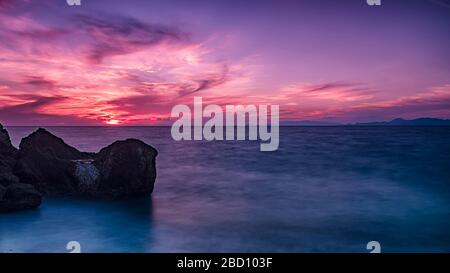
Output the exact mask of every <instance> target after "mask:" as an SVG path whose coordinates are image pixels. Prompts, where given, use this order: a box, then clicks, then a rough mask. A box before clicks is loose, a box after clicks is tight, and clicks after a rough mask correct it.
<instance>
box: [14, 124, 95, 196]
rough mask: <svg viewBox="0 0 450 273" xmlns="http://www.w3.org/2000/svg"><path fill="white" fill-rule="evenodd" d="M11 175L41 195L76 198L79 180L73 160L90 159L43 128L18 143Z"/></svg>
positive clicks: (89, 155)
mask: <svg viewBox="0 0 450 273" xmlns="http://www.w3.org/2000/svg"><path fill="white" fill-rule="evenodd" d="M19 147H20V150H19V153H18V161H17V164H16V167H15V169H14V172H15V173H16V174H17V176H18V177H19V179H20V181H27V183H30V184H32V185H34V186H35V187H36V188H37V189H38V190H39V191H40V192H41V193H43V194H45V195H77V194H79V188H78V184H79V179H78V177H77V176H76V174H75V170H76V162H75V161H76V160H83V159H90V158H92V156H93V155H92V154H88V153H82V152H79V151H78V150H77V149H75V148H73V147H71V146H69V145H67V144H66V143H64V141H63V140H62V139H60V138H58V137H56V136H54V135H52V134H51V133H49V132H48V131H46V130H44V129H39V130H37V131H36V132H34V133H32V134H31V135H29V136H28V137H26V138H24V139H22V141H21V142H20V146H19Z"/></svg>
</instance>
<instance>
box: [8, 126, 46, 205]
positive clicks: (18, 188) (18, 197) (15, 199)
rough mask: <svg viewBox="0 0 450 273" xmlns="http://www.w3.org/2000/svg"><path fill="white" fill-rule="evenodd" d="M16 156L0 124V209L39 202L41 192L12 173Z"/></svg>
mask: <svg viewBox="0 0 450 273" xmlns="http://www.w3.org/2000/svg"><path fill="white" fill-rule="evenodd" d="M17 156H18V151H17V149H16V148H14V146H13V145H12V144H11V140H10V138H9V135H8V132H7V131H6V130H5V129H4V128H3V126H2V125H0V211H14V210H21V209H30V208H35V207H38V206H39V205H40V204H41V200H42V197H41V194H40V193H39V192H38V191H37V190H36V189H35V188H34V187H33V186H32V185H27V184H24V183H19V181H20V180H19V178H18V177H17V176H16V175H15V174H14V172H13V169H14V166H15V165H16V164H17Z"/></svg>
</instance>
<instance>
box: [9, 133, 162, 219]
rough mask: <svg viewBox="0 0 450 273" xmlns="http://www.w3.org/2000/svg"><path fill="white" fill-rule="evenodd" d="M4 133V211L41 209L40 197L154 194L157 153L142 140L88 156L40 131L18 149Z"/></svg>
mask: <svg viewBox="0 0 450 273" xmlns="http://www.w3.org/2000/svg"><path fill="white" fill-rule="evenodd" d="M2 132H3V133H4V134H5V133H6V135H3V136H1V135H0V141H1V142H0V145H1V146H0V148H2V150H1V151H3V148H5V149H4V150H5V151H8V152H5V153H3V152H0V168H2V169H0V170H2V174H1V176H0V178H1V177H3V176H4V178H1V179H4V180H5V181H6V182H2V183H1V184H0V185H1V188H0V200H3V201H0V210H2V207H3V208H4V209H3V210H13V209H12V208H14V207H15V208H17V209H24V208H29V207H33V206H32V205H34V206H38V205H39V204H40V198H39V196H40V195H41V194H42V195H44V196H45V195H59V196H61V195H63V196H65V195H70V196H89V197H105V198H125V197H131V196H138V195H146V194H151V193H152V192H153V185H154V183H155V179H156V167H155V158H156V156H157V154H158V152H157V151H156V150H155V149H154V148H153V147H151V146H149V145H147V144H145V143H144V142H142V141H140V140H137V139H127V140H124V141H116V142H114V143H113V144H111V145H110V146H108V147H106V148H103V149H102V150H101V151H100V152H99V153H84V152H80V151H78V150H77V149H76V148H74V147H71V146H69V145H68V144H66V143H65V142H64V141H63V140H62V139H61V138H58V137H56V136H54V135H53V134H51V133H50V132H48V131H47V130H45V129H39V130H37V131H36V132H34V133H32V134H31V135H29V136H28V137H26V138H24V139H22V141H21V143H20V146H19V150H16V149H15V148H14V147H13V146H12V145H11V142H10V141H9V136H8V135H7V132H6V130H3V128H2ZM8 143H9V144H8ZM3 146H5V147H3ZM11 185H12V186H11Z"/></svg>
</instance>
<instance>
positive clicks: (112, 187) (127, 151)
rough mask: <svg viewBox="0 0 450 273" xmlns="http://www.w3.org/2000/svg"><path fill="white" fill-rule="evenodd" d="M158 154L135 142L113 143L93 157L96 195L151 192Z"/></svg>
mask: <svg viewBox="0 0 450 273" xmlns="http://www.w3.org/2000/svg"><path fill="white" fill-rule="evenodd" d="M157 154H158V152H157V151H156V150H155V149H154V148H153V147H151V146H149V145H147V144H145V143H144V142H142V141H140V140H137V139H127V140H125V141H116V142H114V143H113V144H111V145H110V146H108V147H106V148H103V149H102V150H101V151H100V152H99V153H98V155H96V159H95V161H94V162H93V163H92V164H93V166H95V167H96V168H97V170H98V171H99V177H98V179H97V184H98V188H97V194H101V195H106V196H113V197H116V196H134V195H143V194H145V193H149V192H153V184H154V181H155V179H156V167H155V158H156V155H157Z"/></svg>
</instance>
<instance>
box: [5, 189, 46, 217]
mask: <svg viewBox="0 0 450 273" xmlns="http://www.w3.org/2000/svg"><path fill="white" fill-rule="evenodd" d="M0 200H1V201H0V211H3V212H5V211H6V212H8V211H16V210H23V209H31V208H36V207H39V206H40V205H41V202H42V195H41V194H40V193H39V192H38V191H37V190H36V188H35V187H33V186H32V185H29V184H23V183H14V184H10V185H9V186H7V187H2V186H1V185H0Z"/></svg>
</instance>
